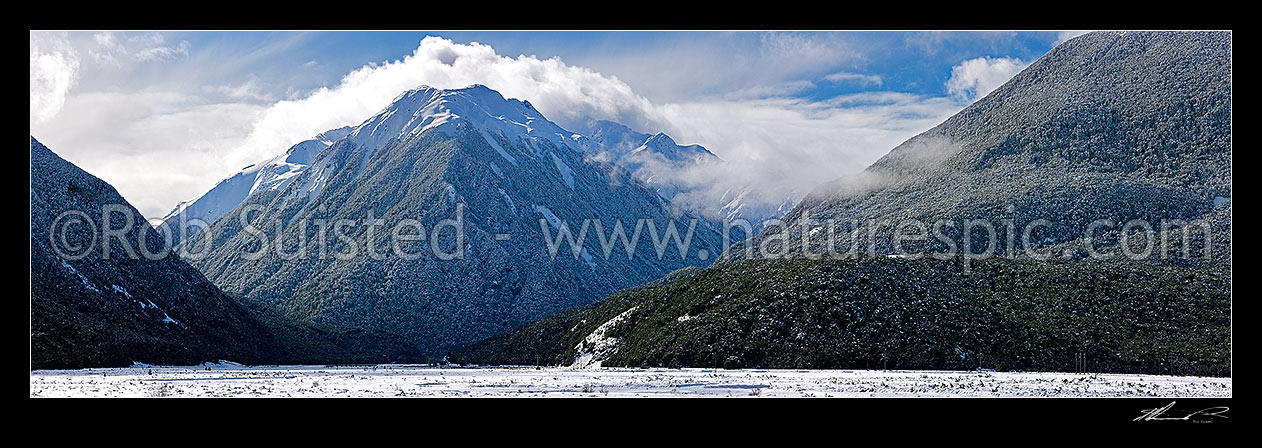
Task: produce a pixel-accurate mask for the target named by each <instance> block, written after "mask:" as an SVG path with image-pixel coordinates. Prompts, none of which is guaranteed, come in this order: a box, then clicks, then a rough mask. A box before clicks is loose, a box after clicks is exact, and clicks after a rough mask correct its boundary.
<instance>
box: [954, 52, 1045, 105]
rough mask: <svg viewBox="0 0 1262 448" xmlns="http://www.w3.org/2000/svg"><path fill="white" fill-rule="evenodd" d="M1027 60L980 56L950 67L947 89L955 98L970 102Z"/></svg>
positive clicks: (999, 84) (981, 95)
mask: <svg viewBox="0 0 1262 448" xmlns="http://www.w3.org/2000/svg"><path fill="white" fill-rule="evenodd" d="M1027 65H1030V64H1029V63H1028V62H1023V61H1022V60H1020V59H1016V58H991V57H980V58H975V59H969V60H967V61H964V62H961V63H960V64H959V65H956V66H955V67H952V68H951V78H950V79H948V80H947V82H946V86H947V91H948V92H949V93H950V94H951V95H952V96H954V97H956V98H957V99H960V100H962V101H965V102H969V103H972V102H973V101H977V99H979V98H981V97H984V96H986V95H987V94H989V93H990V92H991V91H994V90H995V89H997V88H999V86H1001V85H1003V84H1004V83H1005V82H1008V80H1009V79H1012V77H1013V76H1016V74H1017V73H1019V72H1020V71H1021V70H1022V69H1024V68H1025V67H1026V66H1027Z"/></svg>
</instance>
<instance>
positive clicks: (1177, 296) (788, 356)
mask: <svg viewBox="0 0 1262 448" xmlns="http://www.w3.org/2000/svg"><path fill="white" fill-rule="evenodd" d="M808 219H814V220H818V221H820V222H822V223H827V222H828V221H827V220H829V219H834V220H836V221H835V222H836V223H837V224H836V227H833V231H832V232H830V231H829V229H828V228H826V227H830V225H828V224H822V225H821V224H815V225H813V226H805V225H804V224H811V223H810V222H808V221H807V220H808ZM1040 219H1042V220H1046V223H1045V225H1040V226H1038V227H1033V228H1034V229H1035V230H1036V231H1033V232H1031V233H1032V235H1031V236H1032V241H1033V242H1034V244H1033V246H1032V247H1030V248H1027V249H1033V250H1034V253H1033V254H1031V253H1027V252H1019V251H1009V250H1008V249H1007V246H1006V245H1005V244H1002V242H1004V241H1006V240H1009V238H1010V237H1015V238H1021V235H1018V234H1015V233H1017V232H1020V230H1021V229H1024V228H1026V227H1027V226H1028V225H1029V223H1032V222H1035V221H1036V220H1040ZM939 220H944V221H950V222H953V223H954V225H955V228H954V232H955V233H950V232H947V233H944V235H947V236H949V237H952V238H953V239H952V238H948V241H942V240H939V239H936V238H932V237H931V238H921V239H908V240H903V239H902V237H901V236H896V235H895V231H896V230H897V229H898V228H897V226H898V225H899V223H904V222H920V223H923V224H926V225H929V226H932V225H934V223H935V222H937V221H939ZM964 220H979V221H985V222H989V223H991V224H992V225H993V226H994V228H995V230H997V232H996V235H995V237H994V238H993V239H990V238H986V237H981V238H977V239H976V240H972V243H980V244H974V245H971V246H965V245H963V243H960V242H961V241H963V240H962V239H961V238H960V236H961V235H960V233H959V231H960V228H961V227H962V225H963V222H964ZM1097 220H1104V222H1105V225H1104V226H1102V229H1103V230H1101V231H1098V232H1096V233H1094V234H1090V235H1088V234H1087V232H1086V230H1088V229H1089V228H1090V226H1091V224H1092V223H1093V222H1095V221H1097ZM1132 220H1141V221H1143V222H1148V223H1149V224H1150V225H1152V226H1154V229H1153V233H1154V234H1155V235H1156V237H1157V238H1160V237H1161V236H1162V235H1164V236H1169V237H1171V238H1170V240H1171V243H1170V245H1169V246H1168V247H1165V248H1164V249H1162V248H1161V246H1157V248H1156V249H1152V255H1151V256H1149V257H1146V258H1141V259H1135V260H1132V259H1130V258H1126V257H1123V256H1121V255H1120V254H1119V253H1118V250H1119V249H1123V246H1122V242H1123V241H1126V242H1128V243H1129V245H1127V246H1125V247H1124V248H1126V249H1128V250H1130V251H1132V252H1142V250H1143V249H1142V248H1140V247H1137V246H1139V245H1138V243H1137V242H1136V241H1138V240H1142V238H1138V237H1136V238H1135V239H1134V240H1122V238H1121V236H1122V235H1121V234H1122V229H1123V228H1124V227H1123V223H1127V222H1131V221H1132ZM785 221H786V222H788V223H789V226H787V227H780V228H777V227H768V228H767V229H766V230H764V231H763V232H761V233H759V234H757V235H755V236H754V237H753V238H750V239H747V240H745V241H743V242H740V243H737V244H736V245H734V246H733V247H731V248H730V250H729V252H728V257H727V258H725V259H722V260H720V261H719V262H716V263H715V265H713V266H710V267H708V268H706V269H700V270H695V269H694V270H687V271H680V272H678V273H676V274H674V275H673V276H671V277H667V278H664V279H662V280H660V281H657V282H653V283H651V284H647V285H645V286H643V287H639V288H632V289H628V290H625V291H622V292H619V293H617V294H614V295H612V296H610V297H608V298H605V299H602V300H600V301H597V302H595V303H592V304H590V305H586V306H583V307H579V308H574V309H570V310H566V311H563V312H560V313H556V314H553V315H550V316H547V317H544V318H542V319H538V320H536V321H534V322H531V323H529V324H527V325H525V326H523V327H522V328H520V329H518V330H516V331H512V332H508V333H505V334H501V335H497V336H495V337H492V338H489V339H486V340H484V341H481V342H478V343H475V344H472V345H470V346H468V347H465V348H462V349H459V350H454V351H453V352H452V353H451V354H450V358H451V359H452V360H453V361H456V362H461V363H475V364H530V363H534V362H536V361H532V360H540V361H538V362H543V363H546V364H559V365H573V366H575V367H586V366H597V365H604V366H691V367H761V368H900V369H906V368H910V369H943V368H945V369H974V368H986V369H999V370H1008V369H1012V370H1059V371H1072V370H1075V369H1082V368H1083V367H1082V366H1081V365H1079V364H1075V361H1074V360H1075V359H1086V360H1087V366H1086V368H1087V369H1089V370H1090V371H1097V372H1136V373H1150V374H1197V375H1230V374H1231V373H1230V372H1231V319H1230V316H1231V264H1230V255H1231V252H1230V244H1231V240H1230V232H1231V35H1230V33H1222V32H1196V33H1190V32H1189V33H1185V32H1142V33H1141V32H1126V33H1106V32H1096V33H1089V34H1086V35H1083V36H1080V37H1077V38H1074V39H1072V40H1070V41H1068V42H1066V43H1064V44H1061V45H1059V46H1057V47H1056V48H1054V49H1053V50H1052V51H1051V52H1049V53H1048V54H1047V55H1045V56H1043V57H1042V58H1040V59H1039V60H1038V61H1036V62H1034V63H1033V64H1031V65H1030V66H1029V67H1027V68H1026V69H1025V70H1023V71H1022V72H1021V73H1019V74H1018V75H1016V76H1015V77H1014V78H1013V79H1012V80H1010V81H1009V82H1007V83H1006V84H1004V85H1003V86H1002V87H1000V88H998V89H996V90H995V91H993V92H992V93H990V94H989V95H987V96H986V97H984V98H982V99H980V100H978V101H977V102H976V103H974V104H972V105H971V106H969V107H967V108H965V109H964V110H962V111H961V112H959V113H958V114H956V115H954V116H952V117H951V118H949V119H947V120H946V121H945V122H943V123H942V124H941V125H938V126H936V127H934V128H933V129H930V130H929V131H926V132H925V133H923V134H920V135H918V136H916V137H913V138H912V139H910V140H908V141H907V142H905V143H903V144H901V145H899V146H898V147H896V148H894V149H893V150H892V151H890V153H889V154H887V155H886V156H885V157H883V158H881V159H880V160H878V161H877V162H876V163H874V164H873V165H872V166H871V167H870V168H868V170H866V171H865V172H864V173H862V174H861V175H859V176H856V177H855V178H850V179H842V180H839V181H837V182H834V183H833V184H831V185H828V186H825V187H822V188H819V189H817V190H816V191H814V192H812V193H811V194H810V195H809V196H808V197H807V198H806V199H804V200H802V201H801V203H800V204H798V205H797V206H795V207H794V208H793V210H792V211H790V212H789V213H788V214H787V215H786V216H785ZM1005 221H1007V222H1010V223H1012V224H1009V225H1011V227H1007V226H1005ZM1161 222H1172V223H1180V224H1175V225H1174V226H1173V227H1171V228H1169V229H1166V230H1162V229H1161V228H1160V227H1157V226H1158V224H1159V223H1161ZM882 223H884V224H882ZM1109 223H1111V224H1109ZM880 226H885V227H880ZM1009 228H1011V229H1017V232H1014V231H1012V230H1008V229H1009ZM1098 228H1099V227H1098ZM1134 230H1135V231H1136V232H1139V231H1140V230H1142V227H1136V228H1134ZM830 233H832V235H834V236H835V237H836V240H835V248H834V251H835V252H834V253H832V254H830V253H829V252H828V251H826V250H825V249H826V247H825V242H826V238H825V236H827V235H829V234H830ZM1131 235H1132V236H1134V235H1135V234H1131ZM1185 235H1187V236H1188V239H1187V240H1186V242H1185V241H1184V240H1183V237H1184V236H1185ZM803 238H805V239H806V241H807V244H802V243H801V241H803ZM1205 238H1212V240H1211V241H1210V243H1211V246H1210V250H1209V251H1208V253H1206V252H1205V251H1204V250H1203V248H1204V247H1205V245H1204V243H1205ZM987 241H990V242H996V243H999V244H996V246H998V247H991V250H992V251H993V254H994V255H996V256H998V257H1005V258H998V257H990V258H977V257H971V256H963V255H959V253H961V252H964V253H970V254H982V253H986V251H987V246H988V244H987ZM1150 241H1153V244H1154V245H1157V244H1159V243H1157V242H1156V240H1150ZM947 242H955V244H959V246H958V247H956V248H955V250H952V248H950V247H949V246H948V245H947ZM896 244H901V245H902V249H903V250H902V251H899V250H898V248H897V247H896ZM1087 244H1090V245H1091V246H1090V247H1091V248H1094V249H1095V250H1098V251H1100V252H1102V253H1105V252H1108V253H1112V254H1113V255H1114V256H1113V257H1111V258H1109V257H1106V259H1105V260H1099V259H1097V258H1096V257H1091V256H1089V255H1090V253H1089V252H1090V249H1087V248H1086V247H1085V246H1086V245H1087ZM851 247H857V248H858V250H854V251H851V250H849V249H848V248H851ZM746 248H749V249H756V250H752V251H751V252H749V253H747V252H746V250H745V249H746ZM1184 248H1188V249H1192V250H1191V251H1190V256H1189V257H1184V256H1179V255H1180V252H1181V251H1182V249H1184ZM1150 249H1151V246H1150ZM1110 251H1111V252H1110ZM1039 252H1042V253H1046V254H1050V259H1049V260H1046V261H1032V259H1034V258H1036V257H1034V255H1038V253H1039ZM847 254H849V255H847ZM916 254H919V255H920V257H917V256H915V255H916ZM926 254H934V255H933V256H928V255H926ZM943 254H946V255H945V256H943V257H942V258H938V256H939V255H943ZM1171 255H1175V256H1173V257H1171ZM1007 257H1011V258H1007Z"/></svg>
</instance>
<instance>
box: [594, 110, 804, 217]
mask: <svg viewBox="0 0 1262 448" xmlns="http://www.w3.org/2000/svg"><path fill="white" fill-rule="evenodd" d="M578 130H579V132H580V133H582V134H583V135H584V136H586V137H587V139H588V142H590V145H589V146H590V149H589V150H591V151H594V152H597V153H600V154H603V157H605V158H607V159H608V160H609V161H611V162H612V163H614V164H615V165H618V166H621V167H623V168H625V169H626V170H627V171H630V172H631V173H632V174H634V175H635V176H636V177H637V178H639V179H640V180H642V181H644V182H646V183H648V184H649V185H652V186H653V187H654V188H655V189H656V190H657V192H658V194H661V195H662V196H663V197H665V198H667V199H671V200H672V201H675V202H676V204H677V205H679V206H680V207H685V208H689V209H692V210H696V211H697V212H699V213H701V214H703V215H705V216H707V217H710V218H711V219H713V220H716V221H717V220H727V221H729V222H735V221H736V220H739V219H744V220H748V221H749V222H750V223H751V224H753V225H754V228H755V230H757V229H758V227H759V226H758V224H759V223H761V222H763V221H764V220H767V219H772V218H779V217H780V216H782V215H783V214H784V213H786V212H788V211H789V209H790V208H792V207H793V204H794V203H795V202H796V201H797V199H799V198H800V197H801V194H791V195H789V196H787V197H783V198H781V197H776V198H767V197H763V193H762V192H761V191H759V190H758V189H757V188H756V187H755V186H754V185H749V184H739V183H738V184H736V185H733V186H728V185H727V183H724V184H722V185H720V184H716V183H715V182H714V180H715V179H714V178H715V177H722V175H721V174H716V173H722V172H723V170H724V169H725V168H726V166H725V165H726V164H727V163H728V162H727V161H725V160H723V159H722V158H720V157H719V156H717V155H715V154H714V153H712V152H710V151H709V150H707V149H706V148H705V147H704V146H701V145H686V146H685V145H680V144H678V143H676V142H675V140H674V139H672V138H671V137H670V136H669V135H666V134H665V133H661V132H659V133H657V134H648V133H644V132H640V131H636V130H634V129H631V128H630V127H628V126H626V125H623V124H620V123H616V122H612V121H608V120H591V119H589V120H586V121H585V122H584V123H582V124H581V125H580V126H579V128H578ZM727 180H729V181H730V180H731V179H727Z"/></svg>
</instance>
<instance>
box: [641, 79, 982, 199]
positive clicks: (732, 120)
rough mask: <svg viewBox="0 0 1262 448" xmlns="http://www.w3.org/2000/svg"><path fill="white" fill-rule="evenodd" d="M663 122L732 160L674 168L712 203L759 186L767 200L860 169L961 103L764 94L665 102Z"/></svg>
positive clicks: (896, 96)
mask: <svg viewBox="0 0 1262 448" xmlns="http://www.w3.org/2000/svg"><path fill="white" fill-rule="evenodd" d="M660 108H661V110H662V115H663V116H664V119H665V122H666V123H669V124H668V125H666V127H664V128H663V129H665V130H667V131H668V133H671V134H672V135H673V136H675V139H676V140H677V141H679V142H680V143H681V144H691V143H700V144H703V145H705V146H706V148H707V149H710V150H711V151H712V152H714V153H715V154H716V155H718V156H719V157H721V158H723V159H724V160H726V161H727V162H728V163H726V164H724V166H723V167H722V168H721V169H719V170H714V169H710V168H699V169H690V170H688V171H687V172H684V173H674V174H673V176H674V177H675V179H676V180H677V181H678V182H680V183H681V184H683V185H690V186H692V187H694V188H700V191H699V192H698V193H697V195H702V196H705V197H704V198H695V199H696V200H700V201H702V202H709V203H714V201H716V200H717V198H719V197H721V196H722V195H723V193H724V192H726V191H728V190H732V189H740V188H745V187H749V186H753V187H755V188H756V189H757V191H758V193H759V194H760V196H761V197H760V198H758V199H761V200H762V201H764V203H765V204H778V203H779V202H781V201H783V200H784V199H785V198H786V197H800V196H801V195H803V194H806V193H808V192H810V190H811V189H813V188H814V187H816V186H818V185H820V184H822V183H824V182H829V181H832V180H836V179H838V178H841V177H845V176H848V175H852V174H855V173H858V172H860V171H862V170H863V169H864V168H866V167H867V166H868V165H870V164H871V163H872V162H875V161H876V159H878V158H880V157H881V156H882V155H884V154H885V153H887V152H888V151H889V150H890V149H891V148H893V147H894V146H897V145H898V144H899V143H902V142H903V141H905V140H907V139H908V138H911V137H912V136H914V135H915V134H917V133H920V132H922V131H924V130H925V129H928V128H930V127H932V126H933V125H935V124H938V123H940V122H941V121H942V120H943V119H945V118H946V117H948V116H950V115H951V114H952V113H955V112H956V111H958V110H959V106H958V104H956V103H954V102H952V101H951V100H949V99H947V98H942V97H937V98H935V97H925V96H919V95H911V94H904V93H895V92H875V93H861V94H853V95H846V96H842V97H839V98H835V99H833V100H830V101H823V102H813V101H804V100H798V99H765V100H756V101H714V102H697V103H680V104H667V105H662V106H660Z"/></svg>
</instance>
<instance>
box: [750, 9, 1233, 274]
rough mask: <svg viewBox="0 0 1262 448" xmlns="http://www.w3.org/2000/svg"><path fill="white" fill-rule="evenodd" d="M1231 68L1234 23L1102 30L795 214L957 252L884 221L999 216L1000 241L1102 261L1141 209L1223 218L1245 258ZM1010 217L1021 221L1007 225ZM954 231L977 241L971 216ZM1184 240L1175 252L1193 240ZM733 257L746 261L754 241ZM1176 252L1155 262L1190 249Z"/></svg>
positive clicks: (881, 239)
mask: <svg viewBox="0 0 1262 448" xmlns="http://www.w3.org/2000/svg"><path fill="white" fill-rule="evenodd" d="M1231 80H1232V78H1231V33H1229V32H1093V33H1088V34H1085V35H1082V36H1079V37H1076V38H1074V39H1071V40H1069V41H1067V42H1065V43H1063V44H1060V45H1058V46H1057V47H1056V48H1054V49H1052V51H1050V52H1048V53H1047V54H1046V55H1044V56H1043V57H1041V58H1039V60H1037V61H1035V62H1034V63H1033V64H1030V66H1029V67H1027V68H1026V69H1024V70H1022V71H1021V72H1020V73H1018V74H1017V75H1016V76H1014V77H1013V78H1012V79H1011V80H1010V81H1008V82H1007V83H1005V84H1004V85H1003V86H1000V87H999V88H997V89H995V90H994V91H993V92H991V93H990V94H989V95H987V96H986V97H984V98H982V99H980V100H977V102H975V103H973V104H972V105H970V106H968V107H967V108H965V109H964V110H961V111H960V112H959V113H957V114H955V115H954V116H952V117H950V118H948V119H947V120H946V121H944V122H943V123H941V124H939V125H938V126H935V127H934V128H932V129H930V130H928V131H925V132H924V133H922V134H920V135H917V136H915V137H913V138H911V139H909V140H907V141H906V142H904V143H903V144H901V145H898V146H897V147H895V148H893V149H892V150H891V151H890V152H889V153H888V154H886V155H885V156H884V157H882V158H881V159H880V160H877V161H876V163H873V164H872V165H871V166H870V167H868V169H867V170H866V171H864V173H863V174H862V176H860V177H861V178H863V179H865V182H862V183H856V182H853V181H852V179H845V180H838V181H836V182H833V183H831V184H829V185H825V186H822V187H820V188H817V189H816V190H815V191H813V192H812V193H811V194H810V195H808V196H807V197H806V198H804V199H803V200H802V201H801V202H800V203H799V204H798V205H797V206H795V207H794V208H793V210H792V211H790V212H788V213H787V214H786V215H785V216H786V217H785V221H788V222H792V223H798V222H803V221H804V220H805V219H807V218H812V219H834V220H835V222H837V223H840V224H838V225H837V228H836V234H837V235H839V238H838V240H837V241H833V242H830V243H828V244H834V245H835V247H853V246H851V245H852V243H854V241H853V238H852V236H851V235H859V236H860V237H858V238H860V239H861V241H863V243H862V244H865V245H869V244H870V246H869V247H875V250H876V251H878V252H881V253H886V254H889V253H894V252H895V250H896V249H895V245H901V246H900V248H901V249H902V250H905V251H907V252H906V253H915V252H919V251H924V252H942V251H951V250H954V249H951V247H950V246H948V245H947V244H945V243H946V242H945V241H942V240H940V239H937V238H930V239H926V240H921V241H916V242H908V241H907V240H905V239H900V238H899V237H898V236H897V235H896V230H895V228H896V226H892V225H885V224H884V223H902V222H909V221H919V222H921V223H927V224H928V225H932V224H933V223H935V222H937V221H939V220H945V221H954V222H957V223H958V222H961V221H959V220H963V219H984V220H986V221H988V222H991V223H996V226H997V227H999V229H997V231H998V234H997V240H998V241H1009V242H1010V243H1008V244H1006V245H1005V244H999V245H998V247H996V248H994V250H996V252H997V253H1003V254H1006V255H1019V252H1025V253H1026V254H1029V253H1053V254H1054V255H1055V256H1056V257H1057V258H1065V259H1070V260H1079V259H1083V258H1086V257H1088V255H1089V253H1090V252H1089V251H1088V250H1086V249H1085V247H1087V244H1091V245H1092V246H1093V247H1096V248H1105V247H1109V246H1114V245H1116V244H1118V243H1120V242H1121V241H1122V240H1123V239H1122V237H1121V235H1122V232H1121V230H1122V228H1123V227H1122V226H1121V225H1120V224H1119V225H1117V226H1112V227H1109V228H1107V229H1104V230H1103V231H1100V232H1099V234H1096V235H1094V236H1086V235H1087V234H1088V232H1089V230H1090V229H1092V227H1091V226H1092V223H1093V222H1095V221H1096V220H1105V219H1108V220H1112V222H1115V223H1127V222H1130V221H1132V220H1135V219H1141V220H1143V221H1145V222H1147V223H1151V224H1150V225H1152V226H1156V227H1160V225H1161V224H1162V223H1167V222H1169V223H1174V222H1178V221H1179V220H1181V221H1185V222H1193V223H1202V224H1205V225H1207V226H1208V227H1209V228H1211V229H1213V233H1214V235H1213V240H1214V241H1213V247H1212V249H1213V259H1214V261H1215V262H1229V260H1230V248H1231V245H1230V238H1231V232H1230V222H1231V218H1230V217H1231V202H1230V201H1229V198H1230V197H1231ZM1005 220H1012V225H1010V226H1007V225H999V224H998V223H1003V222H1005ZM1042 220H1046V221H1048V223H1049V225H1048V226H1045V227H1037V226H1036V228H1032V233H1031V234H1030V235H1029V236H1027V238H1031V239H1032V241H1033V243H1032V244H1031V246H1032V247H1030V248H1025V249H1033V250H1032V251H1020V250H1014V247H1016V248H1020V247H1018V246H1016V245H1015V244H1013V243H1011V241H1014V239H1020V238H1022V236H1021V235H1019V232H1020V230H1021V229H1025V228H1026V226H1027V225H1029V224H1030V223H1032V222H1038V221H1042ZM850 221H854V222H856V223H857V224H852V223H850ZM869 224H871V225H870V226H869ZM803 229H804V227H803V226H800V225H790V226H787V228H785V229H774V230H776V231H774V232H764V233H761V234H759V235H758V236H756V237H755V238H752V239H750V240H748V241H746V242H745V244H748V246H745V247H758V245H759V244H762V243H763V242H765V241H767V240H776V239H783V240H784V241H801V239H800V238H801V237H802V233H803V232H804V230H803ZM819 229H822V227H818V228H816V229H815V230H813V233H814V234H815V235H818V236H817V237H816V239H815V240H814V241H812V242H811V246H810V247H804V246H803V245H802V244H793V245H789V246H790V247H788V248H787V254H786V255H788V256H801V255H803V254H804V253H805V252H806V249H809V250H810V251H812V252H815V251H819V250H823V247H825V244H826V242H825V241H824V240H825V236H827V235H830V233H829V232H820V231H819ZM947 235H948V236H949V237H950V238H953V239H954V240H955V241H967V239H965V238H964V237H963V236H962V235H963V233H962V231H961V230H959V228H958V227H957V228H956V229H951V230H948V231H947ZM1196 235H1198V236H1196V238H1198V241H1197V242H1198V243H1199V242H1203V241H1204V236H1199V235H1201V234H1200V233H1197V234H1196ZM808 236H809V235H808ZM1187 236H1192V235H1191V234H1187ZM1180 240H1181V238H1178V237H1177V236H1176V238H1173V239H1168V238H1166V237H1165V236H1162V237H1161V238H1157V241H1180ZM992 242H993V241H992ZM972 243H973V244H974V247H969V248H967V249H965V250H968V251H970V252H971V253H981V252H983V251H985V250H986V249H985V244H986V241H984V239H974V240H973V241H972ZM1177 244H1178V246H1179V247H1176V246H1175V245H1170V246H1169V247H1163V248H1161V249H1160V250H1171V251H1174V250H1179V249H1180V248H1181V247H1182V244H1183V243H1177ZM1164 245H1165V243H1162V245H1161V246H1164ZM1199 246H1200V247H1204V245H1203V244H1202V245H1199ZM960 247H963V245H961V246H960ZM1188 247H1198V245H1197V244H1191V245H1189V246H1188ZM737 249H743V247H742V248H737ZM1010 250H1011V251H1013V252H1016V253H1009V252H1008V251H1010ZM1100 250H1103V249H1100ZM815 253H818V252H815ZM730 254H732V255H733V256H734V258H737V259H739V258H743V254H745V251H743V250H732V251H730ZM1166 255H1168V254H1162V255H1161V256H1154V257H1150V258H1149V259H1150V260H1151V261H1161V262H1167V260H1168V262H1171V263H1176V262H1179V263H1181V262H1184V261H1188V260H1187V259H1186V258H1187V257H1179V256H1173V257H1167V256H1166ZM1118 257H1120V255H1118Z"/></svg>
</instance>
